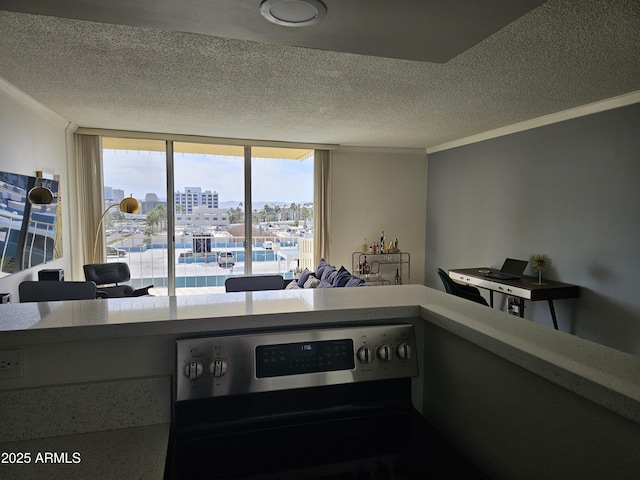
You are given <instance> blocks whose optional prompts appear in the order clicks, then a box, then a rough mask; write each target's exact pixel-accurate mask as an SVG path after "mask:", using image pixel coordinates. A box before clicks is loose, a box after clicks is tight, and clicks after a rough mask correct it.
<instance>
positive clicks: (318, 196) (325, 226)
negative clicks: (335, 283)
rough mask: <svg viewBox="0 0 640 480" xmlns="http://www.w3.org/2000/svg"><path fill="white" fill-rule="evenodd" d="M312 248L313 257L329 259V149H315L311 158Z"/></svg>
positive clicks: (316, 259) (316, 260)
mask: <svg viewBox="0 0 640 480" xmlns="http://www.w3.org/2000/svg"><path fill="white" fill-rule="evenodd" d="M313 168H314V182H315V185H314V189H313V197H314V198H313V210H314V212H313V250H314V252H313V253H314V258H315V262H316V263H317V262H318V260H320V259H321V258H324V259H325V260H327V261H330V259H329V257H330V254H331V151H330V150H316V151H315V153H314V159H313Z"/></svg>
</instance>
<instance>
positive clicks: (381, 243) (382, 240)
mask: <svg viewBox="0 0 640 480" xmlns="http://www.w3.org/2000/svg"><path fill="white" fill-rule="evenodd" d="M380 248H381V250H380V252H379V253H384V230H382V235H380Z"/></svg>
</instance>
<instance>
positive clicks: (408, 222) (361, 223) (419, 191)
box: [328, 148, 427, 284]
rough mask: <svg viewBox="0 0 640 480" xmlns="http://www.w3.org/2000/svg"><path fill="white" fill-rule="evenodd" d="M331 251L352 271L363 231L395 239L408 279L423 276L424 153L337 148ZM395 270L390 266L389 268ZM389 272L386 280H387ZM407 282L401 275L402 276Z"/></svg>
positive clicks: (332, 256)
mask: <svg viewBox="0 0 640 480" xmlns="http://www.w3.org/2000/svg"><path fill="white" fill-rule="evenodd" d="M331 172H332V173H331V177H332V187H331V192H332V195H331V202H332V203H331V232H332V238H331V253H330V258H329V259H328V260H329V261H330V263H332V264H333V265H335V266H336V267H338V268H339V267H340V265H344V266H345V268H346V269H347V270H349V271H352V265H351V264H352V260H351V255H352V253H353V252H356V251H360V250H361V247H362V243H363V241H364V239H365V237H366V238H367V239H368V240H369V241H373V240H379V239H380V233H381V231H382V230H384V233H385V237H386V238H387V239H395V238H397V239H398V246H399V248H400V250H401V251H403V252H409V253H410V255H411V283H417V284H422V283H423V282H424V254H425V222H426V184H427V155H426V152H425V151H423V150H418V149H372V148H367V149H365V148H341V149H340V150H339V151H336V152H334V153H333V162H332V171H331ZM393 274H395V270H394V271H393ZM393 274H392V275H391V278H390V280H391V281H393ZM403 281H404V283H408V282H407V275H406V274H405V278H404V279H403Z"/></svg>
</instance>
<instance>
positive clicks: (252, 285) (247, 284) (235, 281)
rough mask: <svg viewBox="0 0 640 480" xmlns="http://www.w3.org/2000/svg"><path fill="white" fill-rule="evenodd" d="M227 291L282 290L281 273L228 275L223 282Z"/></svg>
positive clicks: (282, 279) (282, 280)
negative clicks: (247, 275) (243, 275)
mask: <svg viewBox="0 0 640 480" xmlns="http://www.w3.org/2000/svg"><path fill="white" fill-rule="evenodd" d="M224 288H225V291H227V292H256V291H258V290H282V289H283V288H284V278H283V277H282V275H260V276H255V277H253V276H251V277H229V278H227V279H226V280H225V282H224Z"/></svg>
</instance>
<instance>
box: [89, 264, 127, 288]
mask: <svg viewBox="0 0 640 480" xmlns="http://www.w3.org/2000/svg"><path fill="white" fill-rule="evenodd" d="M82 268H83V270H84V278H86V279H87V280H88V281H91V282H95V283H96V285H107V284H114V283H115V284H116V285H118V284H119V283H122V282H128V281H129V280H130V279H131V271H130V270H129V265H128V264H127V263H124V262H111V263H90V264H87V265H84V266H83V267H82Z"/></svg>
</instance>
